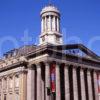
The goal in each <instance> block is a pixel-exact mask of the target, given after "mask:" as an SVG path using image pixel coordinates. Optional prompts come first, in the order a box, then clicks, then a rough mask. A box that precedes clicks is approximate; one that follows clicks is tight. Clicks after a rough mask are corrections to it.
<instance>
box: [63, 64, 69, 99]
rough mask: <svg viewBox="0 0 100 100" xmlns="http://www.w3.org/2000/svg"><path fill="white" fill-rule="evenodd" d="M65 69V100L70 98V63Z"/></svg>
mask: <svg viewBox="0 0 100 100" xmlns="http://www.w3.org/2000/svg"><path fill="white" fill-rule="evenodd" d="M64 71H65V72H64V77H65V100H70V91H69V73H68V65H65V67H64Z"/></svg>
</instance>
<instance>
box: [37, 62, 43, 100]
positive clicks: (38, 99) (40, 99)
mask: <svg viewBox="0 0 100 100" xmlns="http://www.w3.org/2000/svg"><path fill="white" fill-rule="evenodd" d="M36 68H37V100H42V87H41V86H42V82H41V66H40V65H39V64H38V65H37V66H36Z"/></svg>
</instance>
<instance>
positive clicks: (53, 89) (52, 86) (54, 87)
mask: <svg viewBox="0 0 100 100" xmlns="http://www.w3.org/2000/svg"><path fill="white" fill-rule="evenodd" d="M55 78H56V74H55V64H52V65H51V67H50V80H51V92H55V91H56V86H55Z"/></svg>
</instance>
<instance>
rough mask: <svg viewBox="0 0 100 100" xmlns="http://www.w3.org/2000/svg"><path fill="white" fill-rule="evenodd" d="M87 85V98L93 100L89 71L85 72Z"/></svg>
mask: <svg viewBox="0 0 100 100" xmlns="http://www.w3.org/2000/svg"><path fill="white" fill-rule="evenodd" d="M87 83H88V96H89V100H93V93H92V80H91V72H90V70H88V71H87Z"/></svg>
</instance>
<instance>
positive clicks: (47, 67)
mask: <svg viewBox="0 0 100 100" xmlns="http://www.w3.org/2000/svg"><path fill="white" fill-rule="evenodd" d="M47 88H50V65H49V63H45V99H46V100H50V95H48V93H47Z"/></svg>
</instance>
